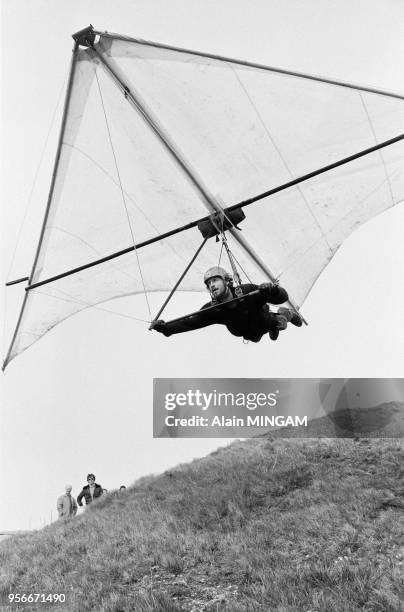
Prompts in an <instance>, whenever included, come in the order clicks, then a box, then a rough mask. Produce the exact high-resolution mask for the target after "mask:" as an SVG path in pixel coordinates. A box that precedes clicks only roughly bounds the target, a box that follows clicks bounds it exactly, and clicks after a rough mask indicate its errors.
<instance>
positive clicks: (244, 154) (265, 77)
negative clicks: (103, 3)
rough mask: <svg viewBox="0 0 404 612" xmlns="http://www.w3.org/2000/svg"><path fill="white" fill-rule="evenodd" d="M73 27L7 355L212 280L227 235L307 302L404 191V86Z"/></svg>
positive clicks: (258, 269)
mask: <svg viewBox="0 0 404 612" xmlns="http://www.w3.org/2000/svg"><path fill="white" fill-rule="evenodd" d="M73 39H74V49H73V57H72V63H71V69H70V76H69V82H68V87H67V93H66V99H65V105H64V111H63V118H62V125H61V129H60V136H59V141H58V146H57V153H56V160H55V165H54V171H53V175H52V180H51V185H50V190H49V197H48V201H47V206H46V212H45V217H44V222H43V227H42V231H41V235H40V239H39V244H38V248H37V252H36V256H35V260H34V263H33V266H32V270H31V273H30V275H29V277H26V278H24V279H18V281H11V283H13V282H19V281H21V280H22V281H27V286H26V287H25V296H24V299H23V304H22V308H21V312H20V316H19V319H18V322H17V326H16V330H15V333H14V336H13V338H12V341H11V345H10V348H9V351H8V354H7V356H6V359H5V361H4V365H3V369H4V367H6V365H7V364H8V363H9V362H10V361H11V359H13V358H14V357H15V356H16V355H18V354H19V353H21V352H22V351H24V350H25V349H26V348H28V347H29V346H30V345H31V344H33V343H34V342H36V341H37V340H38V339H39V338H41V337H42V336H43V335H44V334H45V333H46V332H47V331H48V330H50V329H51V328H52V327H54V326H55V325H56V324H58V323H60V322H61V321H63V320H64V319H66V318H67V317H69V316H71V315H73V314H75V313H78V312H80V311H81V310H83V309H85V308H88V307H91V306H95V305H99V304H101V303H103V302H106V301H108V300H112V299H114V298H118V297H122V296H125V295H131V294H137V293H139V294H142V293H143V294H145V296H146V298H147V295H148V294H149V293H150V292H155V291H171V292H173V291H177V290H183V291H200V290H201V289H202V287H203V281H202V278H203V272H204V270H206V269H207V268H209V267H211V266H214V265H218V260H219V261H220V257H221V253H222V249H223V237H224V236H226V240H227V243H228V245H229V249H230V252H231V254H232V256H233V258H234V259H233V261H234V262H236V263H237V266H238V269H239V270H241V271H242V273H243V275H245V277H246V278H247V279H251V280H252V281H253V282H256V283H258V282H264V281H266V280H268V279H270V280H275V279H279V281H280V282H281V284H282V286H283V287H285V288H286V289H287V291H288V293H289V295H290V296H291V304H290V305H291V307H292V308H296V309H298V308H299V307H300V306H301V305H302V303H303V301H304V299H305V298H306V296H307V294H308V293H309V291H310V289H311V287H312V286H313V284H314V282H315V281H316V279H317V278H318V276H319V275H320V274H321V272H322V270H323V269H324V267H325V266H326V265H327V264H328V262H329V261H330V260H331V258H332V257H333V255H334V254H335V252H336V251H337V249H338V248H339V246H340V245H341V244H342V242H343V241H344V240H345V238H346V237H347V236H348V235H349V234H350V233H351V232H352V231H353V230H354V229H355V228H357V227H358V226H359V225H361V224H362V223H364V222H366V221H367V220H369V219H370V218H372V217H373V216H375V215H377V214H379V213H381V212H382V211H384V210H386V209H388V208H390V207H392V206H394V205H395V204H398V203H399V202H401V201H402V200H403V199H404V171H403V170H404V169H403V159H404V143H403V140H404V134H403V126H404V95H401V94H397V93H394V92H386V91H381V90H377V89H374V88H369V87H364V86H360V85H355V84H352V83H343V82H337V81H335V80H332V79H328V78H323V77H317V76H313V75H306V74H301V73H297V72H292V71H288V70H283V69H279V68H274V67H270V66H264V65H260V64H254V63H251V62H246V61H241V60H236V59H231V58H226V57H221V56H218V55H210V54H207V53H201V52H196V51H190V50H186V49H180V48H175V47H172V46H168V45H163V44H157V43H152V42H147V41H143V40H136V39H133V38H129V37H126V36H121V35H117V34H112V33H108V32H99V31H96V30H94V29H93V27H92V26H90V27H88V28H85V29H84V30H82V31H80V32H78V33H76V34H74V35H73ZM241 213H243V214H242V219H241V216H240V214H241ZM244 217H245V218H244ZM240 219H241V221H240ZM238 223H239V224H238ZM240 230H241V231H240ZM218 237H219V238H222V240H219V241H217V238H218ZM201 238H202V244H201ZM11 283H9V284H11ZM154 318H155V317H153V315H152V314H151V312H150V317H149V319H150V321H149V322H151V321H152V320H153V319H154Z"/></svg>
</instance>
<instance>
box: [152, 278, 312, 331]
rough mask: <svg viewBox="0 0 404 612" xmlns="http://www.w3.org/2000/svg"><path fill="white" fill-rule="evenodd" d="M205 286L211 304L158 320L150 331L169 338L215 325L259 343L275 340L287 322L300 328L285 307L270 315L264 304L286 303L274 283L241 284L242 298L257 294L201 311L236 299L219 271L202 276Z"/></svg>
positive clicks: (298, 320)
mask: <svg viewBox="0 0 404 612" xmlns="http://www.w3.org/2000/svg"><path fill="white" fill-rule="evenodd" d="M204 282H205V285H206V287H207V289H208V291H209V292H210V296H211V301H210V302H208V303H207V304H204V305H203V306H202V308H201V309H200V310H199V312H197V313H194V314H192V315H190V316H189V317H186V318H184V319H181V320H176V321H171V322H168V323H166V322H164V321H163V320H161V319H159V320H157V321H155V322H154V323H153V325H152V329H155V330H156V331H158V332H160V333H162V334H164V335H165V336H171V335H172V334H180V333H182V332H187V331H191V330H194V329H200V328H202V327H207V326H208V325H213V324H215V323H218V324H220V325H226V327H227V329H228V330H229V332H230V333H231V334H233V336H242V337H243V338H244V339H245V340H250V341H251V342H259V341H260V340H261V338H262V336H263V335H264V334H266V333H268V335H269V337H270V338H271V340H277V338H278V336H279V332H280V331H281V330H284V329H286V327H287V325H288V323H292V324H293V325H296V326H297V327H301V325H302V319H301V317H300V316H299V315H298V314H297V313H296V312H294V311H293V310H290V309H289V308H279V309H278V312H271V310H270V308H269V306H268V303H270V304H275V305H278V304H283V303H284V302H286V301H287V300H288V294H287V292H286V291H285V289H283V288H282V287H280V286H279V285H278V284H277V283H262V284H261V285H254V284H252V283H247V284H242V285H241V291H242V295H247V294H248V293H252V292H253V291H254V292H257V293H256V294H255V295H254V296H251V297H250V298H249V299H248V300H245V301H235V302H233V303H231V304H229V306H228V307H227V308H221V309H217V310H216V309H215V310H210V311H207V312H204V310H205V309H206V308H210V307H211V306H215V305H217V304H223V303H224V302H229V301H231V300H234V298H236V297H237V295H236V291H235V288H234V287H233V279H232V277H231V275H230V274H229V273H228V272H226V270H224V269H223V268H221V267H219V266H215V267H213V268H209V270H207V271H206V273H205V275H204Z"/></svg>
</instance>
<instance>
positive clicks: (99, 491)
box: [77, 483, 102, 506]
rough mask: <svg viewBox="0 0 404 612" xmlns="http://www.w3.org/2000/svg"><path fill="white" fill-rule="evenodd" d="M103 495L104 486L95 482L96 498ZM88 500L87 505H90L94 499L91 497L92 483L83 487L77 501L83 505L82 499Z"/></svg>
mask: <svg viewBox="0 0 404 612" xmlns="http://www.w3.org/2000/svg"><path fill="white" fill-rule="evenodd" d="M101 495H102V487H101V485H99V484H97V483H95V489H94V499H95V498H96V497H101ZM83 497H84V499H85V500H86V505H87V506H88V504H91V502H92V501H93V499H92V498H91V493H90V485H86V486H85V487H83V489H82V490H81V492H80V493H79V494H78V496H77V503H78V505H79V506H82V505H83V504H82V501H81V500H82V499H83Z"/></svg>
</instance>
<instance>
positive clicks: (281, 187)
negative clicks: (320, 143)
mask: <svg viewBox="0 0 404 612" xmlns="http://www.w3.org/2000/svg"><path fill="white" fill-rule="evenodd" d="M401 140H404V134H400V135H399V136H396V137H395V138H391V139H390V140H385V141H384V142H381V143H379V144H377V145H375V146H373V147H370V148H369V149H364V150H363V151H359V152H358V153H355V154H354V155H350V156H349V157H344V158H343V159H340V160H339V161H337V162H334V163H332V164H329V165H328V166H323V167H322V168H319V169H318V170H314V171H313V172H309V173H308V174H304V175H302V176H300V177H298V178H296V179H293V180H291V181H289V182H287V183H283V184H282V185H279V186H278V187H274V188H273V189H269V190H268V191H265V192H263V193H260V194H258V195H256V196H254V197H252V198H249V199H248V200H244V201H243V202H239V203H238V204H233V205H232V206H229V207H228V208H225V209H224V213H227V212H231V211H234V210H236V209H237V208H241V207H243V206H249V205H250V204H253V203H254V202H257V201H259V200H262V199H264V198H267V197H268V196H270V195H273V194H275V193H279V192H280V191H284V190H285V189H289V187H293V186H294V185H299V183H303V182H304V181H307V180H309V179H311V178H314V177H315V176H318V175H319V174H323V173H324V172H328V171H329V170H333V169H334V168H338V167H339V166H342V165H344V164H347V163H349V162H351V161H353V160H355V159H358V158H360V157H363V156H365V155H369V154H370V153H374V152H375V151H378V150H379V149H383V148H384V147H388V146H390V145H392V144H395V143H397V142H399V141H401ZM211 217H212V215H206V217H201V218H200V219H197V220H196V221H191V222H190V223H187V224H186V225H183V226H181V227H177V228H175V229H173V230H170V231H169V232H165V233H164V234H159V235H158V236H155V237H154V238H149V239H148V240H144V241H143V242H139V243H137V244H135V245H133V246H130V247H127V248H126V249H122V250H121V251H116V252H115V253H111V255H107V256H105V257H102V258H101V259H96V260H94V261H91V262H90V263H88V264H84V265H82V266H78V267H77V268H73V269H71V270H67V271H66V272H62V273H61V274H57V275H56V276H52V277H50V278H47V279H44V280H43V281H39V282H38V283H33V284H31V285H28V286H27V287H25V291H29V290H30V289H36V287H41V286H42V285H46V284H48V283H51V282H53V281H56V280H59V279H61V278H64V277H66V276H70V275H71V274H76V273H77V272H81V271H82V270H86V269H87V268H92V267H93V266H98V265H99V264H102V263H105V262H107V261H110V260H111V259H115V258H116V257H121V256H122V255H126V254H127V253H131V252H132V251H134V250H135V249H140V248H142V247H145V246H148V245H149V244H153V243H154V242H158V241H160V240H164V239H165V238H169V237H170V236H174V235H175V234H179V233H180V232H183V231H186V230H189V229H192V228H193V227H197V226H198V225H199V224H201V223H203V222H205V221H209V219H211ZM11 282H12V281H11Z"/></svg>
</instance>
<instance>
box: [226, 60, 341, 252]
mask: <svg viewBox="0 0 404 612" xmlns="http://www.w3.org/2000/svg"><path fill="white" fill-rule="evenodd" d="M231 68H232V71H233V74H234V75H235V77H236V79H237V81H238V82H239V84H240V87H241V88H242V89H243V91H244V93H245V95H246V97H247V99H248V100H249V102H250V104H251V106H252V108H253V109H254V112H255V114H256V115H257V117H258V119H259V121H260V123H261V125H262V127H263V129H264V132H265V133H266V135H267V136H268V138H269V141H270V142H271V144H272V146H273V147H274V149H275V151H276V152H277V153H278V155H279V157H280V159H281V161H282V163H283V165H284V166H285V168H286V170H287V172H288V174H289V177H290V178H291V179H292V180H294V179H295V178H296V177H295V175H294V174H293V172H292V171H291V169H290V167H289V164H288V163H287V161H286V159H285V158H284V157H283V155H282V152H281V150H280V149H279V147H278V145H277V144H276V142H275V139H274V138H273V136H272V134H271V133H270V131H269V129H268V126H267V125H266V123H265V122H264V120H263V118H262V115H261V113H260V112H259V110H258V108H257V107H256V105H255V104H254V101H253V99H252V98H251V96H250V94H249V92H248V91H247V88H246V87H245V85H244V83H243V82H242V80H241V79H240V76H239V75H238V74H237V72H236V70H235V69H234V67H233V66H231ZM296 189H297V191H298V192H299V194H300V195H301V197H302V200H303V202H304V203H305V205H306V208H307V210H308V211H309V213H310V215H311V216H312V217H313V219H314V222H315V224H316V225H317V227H318V229H319V230H320V232H321V235H322V236H323V238H324V240H325V241H326V243H327V245H328V248H329V249H330V252H331V253H333V249H332V247H331V245H330V243H329V242H328V240H327V236H326V233H325V232H324V230H323V228H322V227H321V224H320V222H319V220H318V219H317V217H316V215H315V214H314V211H313V210H312V208H311V206H310V204H309V202H308V200H307V198H306V196H305V195H304V193H303V191H302V188H301V186H300V185H296Z"/></svg>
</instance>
